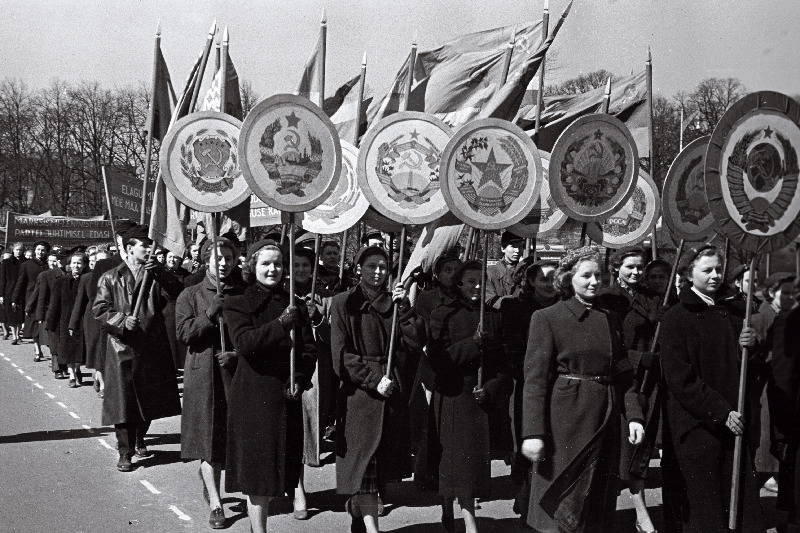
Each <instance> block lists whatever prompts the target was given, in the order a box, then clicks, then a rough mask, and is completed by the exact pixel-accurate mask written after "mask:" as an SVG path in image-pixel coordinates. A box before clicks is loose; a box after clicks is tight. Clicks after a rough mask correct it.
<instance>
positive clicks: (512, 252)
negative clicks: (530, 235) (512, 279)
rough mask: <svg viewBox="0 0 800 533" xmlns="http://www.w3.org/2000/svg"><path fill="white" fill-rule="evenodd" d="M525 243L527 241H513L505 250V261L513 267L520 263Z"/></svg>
mask: <svg viewBox="0 0 800 533" xmlns="http://www.w3.org/2000/svg"><path fill="white" fill-rule="evenodd" d="M524 243H525V241H512V242H510V243H508V244H506V247H505V248H503V259H505V260H506V262H507V263H511V264H512V265H513V264H516V263H518V262H519V258H520V254H521V252H522V246H523V245H524Z"/></svg>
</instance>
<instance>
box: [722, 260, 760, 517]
mask: <svg viewBox="0 0 800 533" xmlns="http://www.w3.org/2000/svg"><path fill="white" fill-rule="evenodd" d="M767 257H769V256H767ZM756 260H757V259H756V255H755V254H753V258H752V259H751V260H750V271H749V272H748V273H747V276H748V279H749V280H750V282H749V283H748V284H747V308H746V309H745V315H744V327H746V328H749V327H750V316H751V314H752V308H753V284H754V283H755V278H754V275H755V271H756V266H757V263H756ZM748 352H749V350H748V348H747V347H744V348H742V357H741V370H740V372H739V401H738V404H737V407H736V411H737V412H739V413H740V414H744V402H745V389H746V387H747V359H748ZM734 442H735V443H734V446H733V474H732V475H731V503H730V514H729V515H728V528H729V529H732V530H735V529H736V526H737V523H738V522H739V486H740V483H741V477H742V448H743V447H744V446H743V445H744V434H742V435H736V438H735V441H734Z"/></svg>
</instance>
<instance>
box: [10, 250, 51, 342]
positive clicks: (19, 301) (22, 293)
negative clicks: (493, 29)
mask: <svg viewBox="0 0 800 533" xmlns="http://www.w3.org/2000/svg"><path fill="white" fill-rule="evenodd" d="M49 252H50V243H48V242H47V241H38V242H37V243H36V244H34V245H33V257H32V258H31V259H30V260H28V261H25V262H23V263H22V264H21V265H20V267H19V277H18V278H17V285H16V286H15V287H14V296H13V300H14V303H15V304H16V305H17V307H20V308H22V309H25V306H26V305H27V303H28V301H29V300H30V299H31V295H32V294H33V289H34V288H35V287H36V278H38V277H39V274H41V273H42V272H44V271H46V270H48V266H47V254H48V253H49ZM22 337H25V338H28V339H33V344H34V347H33V349H34V351H35V352H36V353H40V352H41V351H42V348H41V345H40V343H39V323H38V322H37V321H36V317H35V316H34V315H27V316H26V317H25V327H24V329H23V331H22Z"/></svg>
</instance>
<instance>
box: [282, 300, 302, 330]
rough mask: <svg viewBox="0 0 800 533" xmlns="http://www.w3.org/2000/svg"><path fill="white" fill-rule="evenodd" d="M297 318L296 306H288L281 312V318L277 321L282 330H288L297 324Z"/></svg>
mask: <svg viewBox="0 0 800 533" xmlns="http://www.w3.org/2000/svg"><path fill="white" fill-rule="evenodd" d="M298 318H300V310H299V309H298V308H297V306H295V305H290V306H289V307H287V308H286V309H284V310H283V313H281V316H279V317H278V321H279V322H280V323H281V326H283V327H284V328H290V327H292V326H293V325H294V323H295V322H297V319H298Z"/></svg>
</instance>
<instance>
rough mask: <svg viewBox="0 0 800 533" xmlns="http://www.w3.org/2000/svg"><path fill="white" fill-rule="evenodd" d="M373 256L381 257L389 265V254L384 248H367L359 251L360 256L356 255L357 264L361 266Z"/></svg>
mask: <svg viewBox="0 0 800 533" xmlns="http://www.w3.org/2000/svg"><path fill="white" fill-rule="evenodd" d="M372 255H380V256H382V257H383V258H384V259H385V260H386V262H387V263H388V262H389V253H388V252H387V251H386V250H384V248H383V246H365V247H363V248H361V249H360V250H359V251H358V254H356V262H355V264H357V265H360V264H361V263H363V262H364V261H365V260H366V259H367V257H370V256H372Z"/></svg>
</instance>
